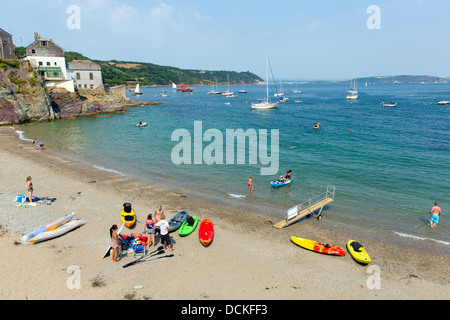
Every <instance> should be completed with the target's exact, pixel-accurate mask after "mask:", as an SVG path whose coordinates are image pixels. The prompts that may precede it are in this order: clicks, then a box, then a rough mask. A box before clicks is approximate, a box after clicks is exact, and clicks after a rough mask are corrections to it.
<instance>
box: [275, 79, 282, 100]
mask: <svg viewBox="0 0 450 320" xmlns="http://www.w3.org/2000/svg"><path fill="white" fill-rule="evenodd" d="M273 96H274V97H283V96H284V90H283V85H282V84H281V79H280V92H277V93H275V94H274V95H273Z"/></svg>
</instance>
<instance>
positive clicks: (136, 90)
mask: <svg viewBox="0 0 450 320" xmlns="http://www.w3.org/2000/svg"><path fill="white" fill-rule="evenodd" d="M141 94H142V92H141V90H139V83H138V84H137V85H136V88H135V89H134V93H133V96H137V95H141Z"/></svg>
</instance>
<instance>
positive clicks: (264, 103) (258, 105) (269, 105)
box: [251, 57, 279, 110]
mask: <svg viewBox="0 0 450 320" xmlns="http://www.w3.org/2000/svg"><path fill="white" fill-rule="evenodd" d="M278 103H279V102H278V101H276V102H270V101H269V57H266V99H259V100H258V102H252V103H251V106H252V109H255V110H267V109H274V108H277V107H278Z"/></svg>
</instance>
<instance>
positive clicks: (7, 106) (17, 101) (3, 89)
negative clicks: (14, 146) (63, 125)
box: [0, 60, 55, 124]
mask: <svg viewBox="0 0 450 320" xmlns="http://www.w3.org/2000/svg"><path fill="white" fill-rule="evenodd" d="M9 61H11V60H9ZM54 119H55V113H54V111H53V108H52V104H51V100H50V98H49V96H48V95H47V92H46V90H45V88H44V85H43V83H42V81H41V79H40V77H39V75H38V74H37V73H36V72H35V71H34V69H33V67H31V66H30V65H29V64H28V61H22V62H16V64H12V63H11V64H9V65H8V64H6V65H5V63H2V64H1V65H0V124H11V123H23V122H29V121H43V120H46V121H48V120H54Z"/></svg>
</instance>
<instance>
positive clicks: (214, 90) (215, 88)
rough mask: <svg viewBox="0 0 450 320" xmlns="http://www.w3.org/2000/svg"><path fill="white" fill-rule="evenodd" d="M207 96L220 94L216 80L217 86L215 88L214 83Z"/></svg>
mask: <svg viewBox="0 0 450 320" xmlns="http://www.w3.org/2000/svg"><path fill="white" fill-rule="evenodd" d="M206 94H220V92H219V91H217V80H216V86H215V87H214V82H213V83H212V87H211V90H209V91H208V92H207V93H206Z"/></svg>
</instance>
